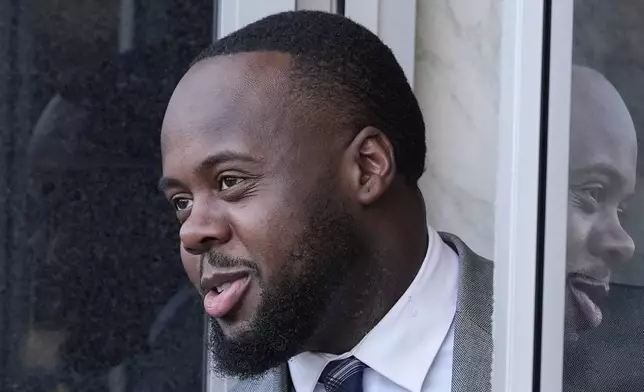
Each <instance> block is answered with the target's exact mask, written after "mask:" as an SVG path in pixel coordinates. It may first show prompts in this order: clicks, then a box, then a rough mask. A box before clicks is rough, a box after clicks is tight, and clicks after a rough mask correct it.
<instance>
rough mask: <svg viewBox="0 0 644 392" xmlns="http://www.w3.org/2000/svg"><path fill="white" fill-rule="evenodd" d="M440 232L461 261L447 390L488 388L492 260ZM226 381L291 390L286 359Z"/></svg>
mask: <svg viewBox="0 0 644 392" xmlns="http://www.w3.org/2000/svg"><path fill="white" fill-rule="evenodd" d="M440 234H441V238H442V239H443V241H445V243H446V244H448V245H449V246H450V247H452V249H454V250H455V251H456V253H457V254H458V257H459V259H460V262H461V268H460V282H459V293H458V305H457V310H456V317H455V321H454V322H455V324H454V367H453V371H452V391H451V392H490V391H491V389H492V386H491V382H490V375H491V372H492V308H493V285H492V283H493V264H492V262H491V261H489V260H486V259H484V258H482V257H480V256H478V255H477V254H476V253H474V252H473V251H472V250H470V249H469V248H468V247H467V245H465V243H463V241H461V240H460V239H459V238H458V237H456V236H454V235H452V234H448V233H440ZM228 381H229V382H227V384H228V385H229V387H228V388H226V390H227V391H230V392H293V391H294V388H293V385H292V383H291V378H290V375H289V371H288V365H287V364H286V363H285V364H283V365H281V366H279V367H277V368H275V369H272V370H270V371H268V372H266V373H265V374H264V375H262V376H261V377H259V378H256V379H252V380H244V381H239V382H235V381H231V380H228ZM216 383H217V382H216V381H215V384H216Z"/></svg>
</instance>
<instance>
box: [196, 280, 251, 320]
mask: <svg viewBox="0 0 644 392" xmlns="http://www.w3.org/2000/svg"><path fill="white" fill-rule="evenodd" d="M249 286H250V272H249V271H246V270H242V271H240V270H237V271H215V272H213V273H212V274H210V275H208V276H207V277H206V276H204V277H202V279H201V288H202V290H203V292H204V293H205V296H204V309H205V311H206V313H207V314H208V315H209V316H210V317H215V318H221V317H224V316H225V315H226V314H227V313H229V312H230V311H231V310H232V309H233V308H234V307H235V306H236V305H237V304H238V303H240V302H241V300H242V299H243V298H244V295H245V294H246V292H247V291H248V287H249Z"/></svg>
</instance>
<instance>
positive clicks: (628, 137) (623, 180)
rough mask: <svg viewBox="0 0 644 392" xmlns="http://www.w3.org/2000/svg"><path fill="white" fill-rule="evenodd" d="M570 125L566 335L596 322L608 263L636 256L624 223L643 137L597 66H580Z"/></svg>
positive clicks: (575, 75) (573, 336) (599, 317)
mask: <svg viewBox="0 0 644 392" xmlns="http://www.w3.org/2000/svg"><path fill="white" fill-rule="evenodd" d="M571 107H572V108H571V129H570V173H569V175H570V177H569V199H568V200H569V201H568V251H567V279H566V289H567V290H566V293H567V298H566V335H567V338H568V339H576V337H577V335H578V333H579V332H580V331H583V330H585V329H589V328H595V327H597V326H598V325H599V324H600V323H601V321H602V312H601V309H600V308H599V306H598V303H599V302H600V300H601V299H602V298H603V297H605V296H606V295H607V294H608V288H609V286H608V285H609V277H610V268H611V266H612V265H615V264H618V263H623V262H626V261H628V260H630V259H631V257H632V256H633V251H634V245H633V240H632V239H631V237H630V236H629V235H628V233H626V232H625V231H624V229H623V228H622V225H621V223H620V214H621V212H622V209H623V204H624V201H625V200H626V199H627V198H628V197H629V196H630V195H631V194H632V193H633V191H634V188H635V172H636V163H637V139H636V135H635V127H634V125H633V121H632V119H631V116H630V114H629V112H628V109H627V108H626V105H625V104H624V101H623V100H622V99H621V97H620V95H619V93H618V92H617V90H616V89H615V88H614V87H613V86H612V85H611V84H610V83H609V82H608V80H606V78H604V77H603V76H602V75H600V74H599V73H598V72H596V71H594V70H591V69H589V68H585V67H579V66H574V67H573V71H572V105H571Z"/></svg>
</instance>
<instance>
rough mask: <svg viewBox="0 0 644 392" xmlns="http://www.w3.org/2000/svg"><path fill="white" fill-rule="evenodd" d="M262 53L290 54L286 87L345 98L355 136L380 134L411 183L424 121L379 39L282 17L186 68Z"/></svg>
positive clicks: (349, 25) (309, 15) (310, 14)
mask: <svg viewBox="0 0 644 392" xmlns="http://www.w3.org/2000/svg"><path fill="white" fill-rule="evenodd" d="M266 51H276V52H283V53H287V54H289V55H290V56H291V60H292V67H293V69H292V70H291V71H292V72H293V75H292V78H291V80H297V82H299V83H300V84H302V86H303V87H304V88H306V89H307V90H309V91H311V92H313V93H314V94H313V95H314V96H315V92H316V91H318V92H321V91H320V90H321V89H324V90H326V91H324V92H322V94H324V96H326V97H329V96H330V97H331V98H332V99H333V100H342V99H344V101H343V102H339V104H340V105H345V104H346V103H349V105H347V106H348V109H347V110H350V112H349V113H348V115H349V116H350V117H352V121H353V124H354V125H355V126H356V128H357V129H356V133H357V132H359V131H360V130H361V129H363V128H364V127H367V126H373V127H376V128H378V129H380V130H381V131H382V132H383V133H384V134H385V135H386V136H387V137H388V138H389V140H390V142H391V143H392V145H393V149H394V155H395V161H396V166H397V169H398V173H400V174H401V175H402V176H403V177H404V178H405V179H406V180H407V181H408V182H409V183H410V184H417V182H418V179H419V178H420V176H421V175H422V174H423V171H424V168H425V154H426V150H427V148H426V145H425V123H424V121H423V115H422V112H421V110H420V107H419V106H418V101H417V100H416V97H415V96H414V93H413V91H412V89H411V87H410V85H409V83H408V82H407V78H406V77H405V73H404V71H403V70H402V68H401V67H400V65H399V64H398V62H397V61H396V58H395V57H394V55H393V53H392V52H391V50H390V49H389V48H388V47H387V46H386V45H385V44H384V43H383V42H382V41H381V40H380V38H378V36H376V35H375V34H373V33H372V32H370V31H369V30H368V29H367V28H365V27H363V26H361V25H359V24H358V23H355V22H353V21H352V20H350V19H348V18H346V17H344V16H340V15H335V14H330V13H326V12H320V11H289V12H282V13H278V14H274V15H270V16H267V17H265V18H263V19H260V20H258V21H256V22H254V23H251V24H249V25H247V26H245V27H243V28H241V29H239V30H237V31H235V32H233V33H231V34H229V35H227V36H225V37H223V38H221V39H219V40H218V41H216V42H215V43H214V44H212V45H211V46H210V47H208V48H206V49H205V50H204V51H203V52H202V53H201V54H200V55H199V56H197V58H196V59H195V60H194V61H193V63H192V64H195V63H197V62H199V61H201V60H204V59H207V58H212V57H216V56H221V55H230V54H237V53H245V52H246V53H247V52H266ZM298 88H299V87H298ZM308 96H310V94H308ZM347 100H348V102H346V101H347Z"/></svg>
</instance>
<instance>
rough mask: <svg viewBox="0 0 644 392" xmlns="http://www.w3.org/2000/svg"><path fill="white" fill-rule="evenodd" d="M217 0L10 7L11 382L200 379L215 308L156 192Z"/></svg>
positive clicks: (3, 282)
mask: <svg viewBox="0 0 644 392" xmlns="http://www.w3.org/2000/svg"><path fill="white" fill-rule="evenodd" d="M212 15H213V12H212V1H210V0H203V1H202V0H192V1H182V0H155V1H150V0H122V1H120V2H119V1H115V0H113V1H102V0H89V1H81V2H79V1H71V0H62V1H48V0H30V1H24V2H23V1H11V2H2V4H1V5H0V37H1V38H0V39H1V41H0V138H1V140H2V143H0V159H1V162H2V163H1V164H0V167H1V168H2V169H1V170H2V174H0V183H1V185H0V200H2V205H1V208H0V240H1V241H2V246H1V247H0V267H1V268H2V272H0V290H1V292H2V296H1V297H0V309H1V311H2V313H1V315H0V358H1V361H0V385H2V386H3V387H2V388H1V389H2V390H3V391H5V390H7V391H197V390H200V388H201V385H202V378H203V377H202V373H203V360H202V357H203V349H202V347H203V317H202V311H201V305H200V300H199V298H198V296H197V295H196V294H195V293H194V289H193V288H192V286H191V285H190V283H189V281H188V279H187V278H186V277H185V273H184V272H183V270H182V267H181V263H180V261H179V252H178V248H177V246H176V243H175V238H176V229H177V228H176V226H177V225H176V223H175V219H174V216H173V214H172V211H171V209H170V208H169V207H168V206H167V203H166V202H165V201H164V200H163V198H162V196H161V195H160V194H159V192H158V190H157V184H156V181H157V179H158V176H159V174H160V168H159V161H160V155H159V130H160V127H161V120H162V118H163V113H164V110H165V106H166V104H167V100H168V99H169V96H170V94H171V92H172V88H173V86H174V85H175V84H176V83H177V82H178V79H179V78H180V77H181V75H182V73H183V70H184V69H185V68H186V67H187V65H188V63H189V62H190V61H191V59H192V58H193V56H195V54H196V53H197V52H198V51H199V50H200V48H201V47H203V46H205V45H206V44H207V43H208V41H209V40H210V37H211V33H210V32H211V29H212V23H213V21H212Z"/></svg>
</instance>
